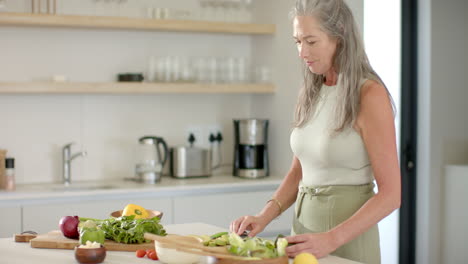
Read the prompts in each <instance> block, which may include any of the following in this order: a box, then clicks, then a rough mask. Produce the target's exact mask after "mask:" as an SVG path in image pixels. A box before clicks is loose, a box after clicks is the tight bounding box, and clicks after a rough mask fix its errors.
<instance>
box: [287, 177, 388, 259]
mask: <svg viewBox="0 0 468 264" xmlns="http://www.w3.org/2000/svg"><path fill="white" fill-rule="evenodd" d="M373 189H374V184H373V183H369V184H365V185H330V186H319V187H314V186H303V185H302V184H301V185H300V186H299V192H298V195H297V199H296V205H295V214H294V220H293V228H292V231H291V234H292V235H296V234H305V233H320V232H326V231H328V230H330V229H332V228H334V227H335V226H337V225H339V224H340V223H342V222H343V221H345V220H346V219H348V218H349V217H351V216H352V215H353V214H354V213H355V212H356V211H357V210H359V208H361V207H362V205H363V204H364V203H365V202H366V201H367V200H369V199H370V198H371V197H372V196H374V195H375V193H374V190H373ZM331 255H334V256H338V257H342V258H346V259H350V260H354V261H358V262H362V263H365V264H380V242H379V230H378V227H377V225H375V226H373V227H372V228H370V229H369V230H368V231H366V232H365V233H363V234H361V235H360V236H359V237H357V238H355V239H354V240H352V241H350V242H349V243H347V244H345V245H343V246H341V247H340V248H338V249H337V250H336V251H334V252H332V253H331Z"/></svg>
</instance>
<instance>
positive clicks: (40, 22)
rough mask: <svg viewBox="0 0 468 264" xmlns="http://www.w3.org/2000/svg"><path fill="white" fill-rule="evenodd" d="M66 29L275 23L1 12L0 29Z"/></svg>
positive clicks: (256, 30) (245, 30)
mask: <svg viewBox="0 0 468 264" xmlns="http://www.w3.org/2000/svg"><path fill="white" fill-rule="evenodd" d="M1 25H3V26H28V27H67V28H96V29H99V28H102V29H132V30H150V31H177V32H208V33H228V34H254V35H256V34H263V35H265V34H266V35H268V34H269V35H271V34H274V33H275V31H276V27H275V25H272V24H246V23H228V22H211V21H196V20H193V21H188V20H166V19H144V18H127V17H98V16H75V15H46V14H29V13H0V26H1Z"/></svg>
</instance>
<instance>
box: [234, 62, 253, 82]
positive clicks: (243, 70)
mask: <svg viewBox="0 0 468 264" xmlns="http://www.w3.org/2000/svg"><path fill="white" fill-rule="evenodd" d="M236 69H237V70H236V75H237V77H236V81H237V82H239V83H247V82H249V81H250V78H249V72H250V65H249V61H248V59H247V58H245V57H239V58H236Z"/></svg>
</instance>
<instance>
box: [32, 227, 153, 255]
mask: <svg viewBox="0 0 468 264" xmlns="http://www.w3.org/2000/svg"><path fill="white" fill-rule="evenodd" d="M29 243H30V244H31V247H33V248H55V249H74V248H75V246H78V244H79V242H78V240H77V239H70V238H66V237H64V236H63V235H62V232H60V231H59V230H56V231H52V232H49V233H47V234H42V235H38V236H37V237H36V238H33V239H31V240H30V241H29ZM104 246H105V247H106V249H107V250H109V251H137V250H138V249H154V242H150V243H144V244H123V243H117V242H115V241H112V240H106V242H105V243H104Z"/></svg>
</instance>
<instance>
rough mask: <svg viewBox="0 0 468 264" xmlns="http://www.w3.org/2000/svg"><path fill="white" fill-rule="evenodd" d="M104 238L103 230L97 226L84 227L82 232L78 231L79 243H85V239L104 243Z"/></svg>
mask: <svg viewBox="0 0 468 264" xmlns="http://www.w3.org/2000/svg"><path fill="white" fill-rule="evenodd" d="M105 240H106V235H105V234H104V231H102V230H101V229H97V228H84V229H82V232H80V244H81V245H86V242H87V241H90V242H97V243H99V244H101V245H102V244H104V241H105Z"/></svg>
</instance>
